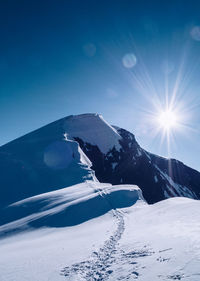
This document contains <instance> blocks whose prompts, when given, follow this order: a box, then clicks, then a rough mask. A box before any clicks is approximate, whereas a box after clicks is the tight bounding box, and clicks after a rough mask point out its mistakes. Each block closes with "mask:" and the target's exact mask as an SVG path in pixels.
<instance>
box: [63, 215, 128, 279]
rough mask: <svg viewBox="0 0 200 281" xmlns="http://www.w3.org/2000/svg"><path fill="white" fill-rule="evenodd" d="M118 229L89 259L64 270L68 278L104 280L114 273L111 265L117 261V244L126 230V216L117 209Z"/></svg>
mask: <svg viewBox="0 0 200 281" xmlns="http://www.w3.org/2000/svg"><path fill="white" fill-rule="evenodd" d="M114 216H115V218H116V220H117V229H116V231H115V232H114V234H113V235H111V236H110V237H109V239H108V240H106V241H105V243H104V244H103V246H102V247H101V248H100V249H99V251H97V252H93V253H92V256H91V258H90V259H89V260H86V261H83V262H80V263H75V264H73V265H71V266H67V267H65V268H64V269H63V270H62V275H64V276H65V277H66V278H67V280H80V281H81V280H87V281H104V280H107V279H108V278H109V276H110V275H111V274H112V272H113V271H112V270H111V268H110V267H111V265H112V264H113V263H114V262H115V253H116V246H117V243H118V241H119V240H120V238H121V236H122V234H123V232H124V218H123V214H122V213H121V212H120V211H117V210H115V211H114Z"/></svg>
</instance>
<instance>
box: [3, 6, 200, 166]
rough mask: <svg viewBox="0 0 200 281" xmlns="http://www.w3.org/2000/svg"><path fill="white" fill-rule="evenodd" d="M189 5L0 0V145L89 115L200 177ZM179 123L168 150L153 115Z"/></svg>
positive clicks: (198, 95) (198, 100)
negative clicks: (173, 115) (169, 115)
mask: <svg viewBox="0 0 200 281" xmlns="http://www.w3.org/2000/svg"><path fill="white" fill-rule="evenodd" d="M199 11H200V2H199V1H184V0H174V1H170V0H169V1H153V0H152V1H142V0H140V1H133V0H132V1H128V0H124V1H123V0H121V1H117V0H115V1H112V0H111V1H104V0H102V1H97V0H93V1H86V0H84V1H83V0H82V1H76V0H73V1H70V0H66V1H61V0H57V1H51V0H48V1H37V0H36V1H32V0H30V1H20V0H16V1H14V0H13V1H11V0H8V1H1V3H0V38H1V44H0V127H1V134H0V145H2V144H4V143H6V142H8V141H11V140H13V139H15V138H17V137H19V136H21V135H23V134H25V133H28V132H30V131H32V130H34V129H37V128H39V127H41V126H43V125H45V124H48V123H50V122H52V121H55V120H57V119H59V118H62V117H65V116H68V115H71V114H81V113H87V112H97V113H100V114H102V115H103V117H104V118H105V119H106V120H107V121H108V122H109V123H111V124H113V125H117V126H121V127H123V128H125V129H128V130H130V131H131V132H133V133H134V134H135V136H136V139H137V140H138V142H139V144H140V145H141V146H142V147H143V148H145V149H146V150H148V151H150V152H153V153H156V154H159V155H162V156H169V157H172V158H177V159H179V160H181V161H183V162H184V163H185V164H187V165H189V166H191V167H193V168H195V169H197V170H199V171H200V161H199V157H198V155H200V146H199V139H200V79H199V76H200V27H199V26H200V12H199ZM166 100H169V101H172V100H173V102H172V103H173V107H174V109H175V110H177V111H178V113H179V115H180V116H181V120H182V121H181V126H180V128H179V129H177V130H176V129H174V130H173V136H171V137H170V147H169V145H168V140H167V138H166V137H162V132H159V131H158V128H157V124H156V122H154V115H155V114H156V112H157V110H158V109H159V108H164V107H165V105H166Z"/></svg>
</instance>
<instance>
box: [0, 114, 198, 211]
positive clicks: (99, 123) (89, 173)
mask: <svg viewBox="0 0 200 281" xmlns="http://www.w3.org/2000/svg"><path fill="white" fill-rule="evenodd" d="M0 168H1V175H0V185H1V186H2V187H3V188H2V189H1V191H0V198H1V199H0V205H1V206H5V205H7V204H11V203H13V202H16V201H19V200H23V199H25V198H27V197H31V196H35V195H38V194H41V193H44V192H50V191H53V190H57V189H60V188H64V187H67V186H71V185H73V184H77V183H81V182H84V181H86V180H93V181H100V182H107V183H111V184H115V185H116V184H134V185H138V186H139V187H140V188H141V190H142V192H143V196H144V198H145V199H146V201H147V202H148V203H155V202H158V201H160V200H163V199H165V198H169V197H176V196H184V197H190V198H193V199H200V173H199V172H197V171H195V170H193V169H191V168H189V167H187V166H186V165H184V164H183V163H182V162H180V161H177V160H175V159H165V158H163V157H159V156H156V155H154V154H151V153H149V152H147V151H145V150H144V149H142V148H141V147H140V146H139V144H138V143H137V141H136V139H135V136H134V135H133V134H132V133H130V132H128V131H126V130H124V129H121V128H118V127H116V126H111V125H109V124H108V123H107V122H106V121H105V120H104V119H103V117H102V116H101V115H98V114H92V113H91V114H81V115H71V116H68V117H65V118H62V119H60V120H58V121H55V122H53V123H50V124H48V125H46V126H44V127H42V128H40V129H38V130H36V131H33V132H31V133H29V134H27V135H25V136H23V137H20V138H18V139H16V140H14V141H12V142H10V143H8V144H6V145H3V146H1V147H0ZM10 193H12V196H10Z"/></svg>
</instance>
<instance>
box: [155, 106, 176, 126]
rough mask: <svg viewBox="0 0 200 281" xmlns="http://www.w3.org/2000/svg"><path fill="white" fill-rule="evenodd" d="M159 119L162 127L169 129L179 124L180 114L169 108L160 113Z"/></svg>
mask: <svg viewBox="0 0 200 281" xmlns="http://www.w3.org/2000/svg"><path fill="white" fill-rule="evenodd" d="M157 121H158V124H159V126H160V128H162V129H164V130H166V131H169V130H170V129H172V128H175V127H176V126H177V124H178V116H177V114H176V112H175V111H172V110H170V109H167V110H164V111H162V112H160V114H158V117H157Z"/></svg>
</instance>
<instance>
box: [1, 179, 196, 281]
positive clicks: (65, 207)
mask: <svg viewBox="0 0 200 281" xmlns="http://www.w3.org/2000/svg"><path fill="white" fill-rule="evenodd" d="M86 210H87V211H86ZM4 212H7V213H4V214H7V215H6V216H4V217H5V218H7V221H5V223H4V224H3V225H2V226H1V227H0V233H1V240H0V252H1V255H0V280H1V281H27V280H29V281H38V280H39V281H60V280H63V281H64V280H70V281H73V280H76V281H78V280H79V281H82V280H85V281H97V280H98V281H100V280H102V281H103V280H113V281H116V280H141V281H142V280H143V281H151V280H152V281H156V280H187V281H189V280H190V281H197V280H198V281H199V280H200V266H199V264H200V236H199V231H200V221H199V217H200V202H199V201H197V200H193V199H188V198H181V197H180V198H171V199H167V200H164V201H161V202H159V203H156V204H153V205H148V204H146V202H145V201H144V199H143V197H142V194H141V191H140V189H139V188H138V187H136V186H126V185H121V186H112V185H110V184H100V183H98V182H92V181H88V182H86V183H82V184H78V185H75V186H71V187H69V188H64V189H61V190H58V191H53V192H49V193H44V194H41V195H38V196H34V197H31V198H28V199H25V200H22V201H19V202H16V203H14V204H12V205H10V206H9V207H8V208H7V209H6V210H5V211H4Z"/></svg>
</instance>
